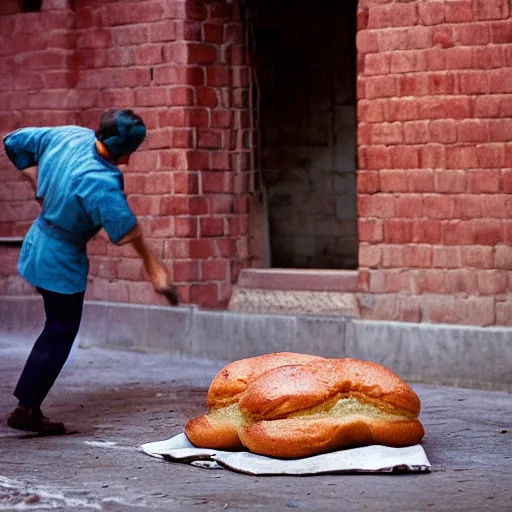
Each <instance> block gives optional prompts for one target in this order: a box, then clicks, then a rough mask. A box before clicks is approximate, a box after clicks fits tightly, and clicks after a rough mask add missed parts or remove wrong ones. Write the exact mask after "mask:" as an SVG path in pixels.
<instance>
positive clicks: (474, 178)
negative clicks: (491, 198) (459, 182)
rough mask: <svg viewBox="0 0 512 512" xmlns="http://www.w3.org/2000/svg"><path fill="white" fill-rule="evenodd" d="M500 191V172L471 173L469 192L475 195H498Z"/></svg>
mask: <svg viewBox="0 0 512 512" xmlns="http://www.w3.org/2000/svg"><path fill="white" fill-rule="evenodd" d="M499 190H500V171H499V170H498V169H486V170H478V171H471V172H470V173H469V191H470V192H472V193H474V194H482V193H497V192H499Z"/></svg>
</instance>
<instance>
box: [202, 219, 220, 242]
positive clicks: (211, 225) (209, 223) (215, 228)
mask: <svg viewBox="0 0 512 512" xmlns="http://www.w3.org/2000/svg"><path fill="white" fill-rule="evenodd" d="M223 235H224V219H223V218H217V217H206V218H202V219H200V220H199V236H201V237H215V236H223Z"/></svg>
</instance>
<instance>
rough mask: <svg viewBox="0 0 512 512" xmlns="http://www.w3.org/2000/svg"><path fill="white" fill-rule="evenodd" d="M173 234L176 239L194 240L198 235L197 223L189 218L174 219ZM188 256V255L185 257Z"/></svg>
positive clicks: (196, 220)
mask: <svg viewBox="0 0 512 512" xmlns="http://www.w3.org/2000/svg"><path fill="white" fill-rule="evenodd" d="M174 232H175V235H176V236H177V237H178V238H195V237H197V236H198V234H199V221H198V219H193V218H190V217H176V218H175V219H174ZM187 247H188V246H187ZM188 256H189V253H187V254H186V256H185V257H188Z"/></svg>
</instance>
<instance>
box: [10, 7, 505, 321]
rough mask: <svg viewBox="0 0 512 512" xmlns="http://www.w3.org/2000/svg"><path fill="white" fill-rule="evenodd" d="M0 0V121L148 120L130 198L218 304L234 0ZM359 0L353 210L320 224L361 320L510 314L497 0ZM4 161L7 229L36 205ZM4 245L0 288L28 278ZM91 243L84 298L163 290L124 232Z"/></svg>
mask: <svg viewBox="0 0 512 512" xmlns="http://www.w3.org/2000/svg"><path fill="white" fill-rule="evenodd" d="M1 4H2V5H1V7H0V42H1V43H2V45H1V51H0V66H1V69H2V73H1V74H0V135H4V134H5V133H7V132H9V131H11V130H14V129H16V128H19V127H22V126H28V125H58V124H72V123H78V124H84V125H86V126H90V127H95V125H96V123H97V121H98V119H99V117H100V115H101V113H102V112H103V111H104V110H105V109H106V108H112V107H118V108H120V107H130V108H135V109H136V110H137V111H138V112H139V113H140V114H141V115H143V117H144V118H145V120H146V123H147V126H148V128H149V134H148V138H147V141H146V142H145V143H144V145H143V147H142V148H141V151H139V152H137V153H136V154H135V155H134V156H133V158H132V162H131V164H130V166H129V168H128V169H127V170H126V175H125V182H126V192H127V194H128V200H129V202H130V205H131V206H132V208H133V209H134V211H135V212H136V213H137V214H138V215H139V216H140V219H141V224H142V227H143V229H144V232H145V233H146V235H147V236H148V240H149V241H150V243H151V245H152V246H153V248H154V250H155V252H156V253H157V254H158V255H159V257H162V258H164V259H165V261H166V262H167V263H168V265H169V268H170V270H171V271H172V272H173V274H174V278H175V280H176V281H177V283H178V285H179V288H180V292H181V293H182V296H183V298H184V300H185V301H191V302H194V303H197V304H200V305H202V306H205V307H223V306H225V304H226V302H227V300H228V299H229V296H230V293H231V289H232V285H233V283H235V282H236V279H237V277H238V273H239V271H240V269H241V268H243V267H244V266H247V265H248V264H249V261H250V259H249V246H248V236H249V222H248V215H249V208H250V202H249V200H248V194H247V192H248V190H249V187H250V185H251V180H250V175H251V162H252V160H251V158H250V152H251V144H252V140H251V124H250V115H249V113H250V111H249V108H250V104H249V94H248V90H249V85H250V76H251V74H250V70H249V67H248V64H247V59H246V52H245V51H244V47H243V43H244V40H243V36H244V34H243V30H242V24H241V23H240V13H239V12H238V11H237V7H236V3H234V4H228V3H227V2H224V1H222V0H215V1H214V2H208V3H206V2H204V3H203V2H193V1H191V0H140V1H138V2H129V3H126V2H123V1H121V0H112V1H109V2H98V1H97V0H77V1H75V2H74V3H73V4H74V6H75V10H74V11H72V10H71V9H70V8H69V4H68V2H64V1H46V2H43V10H42V12H40V13H21V12H20V11H21V8H20V5H21V4H20V2H18V1H15V0H4V1H3V2H1ZM358 5H359V7H358V16H357V25H358V33H357V36H356V38H355V43H356V45H357V50H358V56H357V70H358V77H357V97H358V104H357V118H358V123H359V124H358V148H357V156H358V174H357V194H358V201H357V213H358V225H357V230H356V229H355V228H354V227H352V228H351V227H350V226H348V224H343V226H341V223H340V221H338V224H336V225H334V224H333V225H332V226H330V225H329V224H328V223H324V224H323V225H321V226H319V228H318V230H316V231H315V232H317V233H318V236H324V234H325V236H331V234H332V232H333V229H345V230H347V231H346V232H347V233H348V232H349V231H350V230H351V229H352V231H353V235H351V236H353V237H355V236H356V231H357V236H358V240H359V251H358V258H359V274H360V275H359V283H360V288H361V296H360V303H361V312H362V316H363V317H364V318H374V319H388V320H402V321H426V322H451V323H470V324H477V325H493V324H497V325H510V318H511V311H512V309H511V308H512V306H511V303H510V293H511V291H512V274H511V270H512V253H511V250H512V249H511V248H512V221H511V220H510V219H511V218H512V198H511V193H512V170H511V169H510V167H511V164H510V162H512V50H511V46H510V43H512V18H511V6H510V3H509V2H508V0H460V1H443V0H424V1H421V2H404V1H399V0H360V1H359V4H358ZM289 22H290V23H293V20H292V19H291V18H290V20H289ZM27 33H29V34H30V37H27ZM346 35H347V34H345V33H343V34H340V47H343V45H344V44H352V43H353V41H345V39H347V38H346ZM317 42H318V41H317ZM317 54H318V55H319V57H318V62H317V63H318V64H319V65H320V64H321V65H326V66H327V65H330V64H329V62H327V59H326V58H323V57H322V58H323V60H322V58H321V57H320V53H319V52H317ZM295 57H296V60H294V62H295V61H296V62H297V65H299V64H300V62H301V59H300V56H295ZM295 57H294V58H295ZM303 57H304V56H303ZM318 83H320V82H318ZM281 92H282V93H284V94H285V95H287V96H289V97H292V96H291V94H292V92H293V91H291V90H290V91H288V90H287V91H281ZM292 114H293V115H296V116H299V114H300V112H299V110H298V109H296V110H295V111H294V112H293V113H292ZM293 115H291V117H289V118H288V120H289V119H292V120H293ZM297 119H298V117H297ZM320 121H321V120H320ZM297 123H298V121H297ZM292 125H293V123H292ZM288 126H290V123H288ZM318 133H320V132H319V131H318V130H317V131H316V132H315V130H313V129H312V130H311V133H308V134H305V133H300V134H298V135H300V137H299V139H300V138H304V137H306V136H309V137H311V140H314V139H315V137H317V136H318ZM287 136H290V134H288V135H287ZM290 140H291V139H290ZM296 140H298V139H296ZM284 142H287V141H286V140H285V141H284ZM288 142H289V141H288ZM323 142H324V140H320V141H318V145H321V144H323ZM269 155H270V157H271V158H273V155H272V154H271V153H270V154H269ZM278 156H279V158H280V159H277V160H275V161H270V162H269V167H271V166H272V165H274V164H275V167H278V166H279V165H280V162H281V163H282V162H286V163H287V164H289V165H292V166H293V165H299V164H298V162H300V155H297V152H288V153H286V154H280V155H278ZM0 170H1V173H0V236H22V235H23V234H24V233H25V232H26V230H27V229H28V227H29V226H30V223H31V221H32V220H33V219H34V218H35V216H36V215H37V214H38V211H39V207H38V205H37V204H36V203H35V202H34V201H33V200H32V199H31V194H32V193H31V190H30V187H29V186H28V185H27V183H26V182H25V181H23V180H22V179H21V177H20V175H19V174H18V173H17V172H16V171H15V170H13V168H12V165H10V164H9V162H8V161H7V159H6V157H5V154H3V153H0ZM335 186H336V187H341V186H342V184H341V183H336V184H335ZM326 203H327V202H326V201H323V202H318V204H316V205H313V206H314V207H315V208H320V209H321V208H325V207H327V205H326ZM342 210H343V209H342V208H341V207H340V208H338V213H340V215H342V214H344V213H343V211H342ZM319 211H320V210H319ZM285 242H286V240H285ZM343 249H345V247H344V248H343ZM0 250H1V251H2V252H1V253H0V259H1V265H0V267H1V272H0V274H1V275H0V293H3V294H26V293H31V288H30V287H29V286H27V285H26V284H25V283H23V281H22V280H21V279H20V278H19V277H17V275H16V269H15V259H16V254H17V250H16V249H8V250H6V249H5V248H1V249H0ZM301 250H303V251H304V254H306V253H307V250H308V244H304V246H303V247H302V249H301ZM89 254H90V257H91V272H90V284H89V290H88V298H91V299H99V300H114V301H126V302H144V303H161V300H162V299H161V298H160V297H158V296H156V295H155V294H154V292H153V291H152V290H151V286H150V285H149V283H147V281H146V278H145V275H144V270H143V269H142V267H141V265H140V262H139V261H138V259H137V257H136V255H135V253H134V251H133V250H132V249H131V248H129V247H123V248H117V247H114V246H112V244H109V243H108V241H107V240H106V238H105V235H104V233H100V235H98V236H97V237H96V239H95V240H93V241H92V242H91V243H90V245H89Z"/></svg>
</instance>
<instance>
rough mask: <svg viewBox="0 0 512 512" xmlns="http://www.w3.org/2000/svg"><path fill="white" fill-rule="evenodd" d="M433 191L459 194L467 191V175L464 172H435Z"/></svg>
mask: <svg viewBox="0 0 512 512" xmlns="http://www.w3.org/2000/svg"><path fill="white" fill-rule="evenodd" d="M434 189H435V191H436V192H447V193H452V194H456V193H460V192H465V191H466V189H467V175H466V172H464V171H445V170H439V171H435V176H434Z"/></svg>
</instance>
